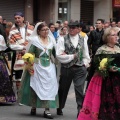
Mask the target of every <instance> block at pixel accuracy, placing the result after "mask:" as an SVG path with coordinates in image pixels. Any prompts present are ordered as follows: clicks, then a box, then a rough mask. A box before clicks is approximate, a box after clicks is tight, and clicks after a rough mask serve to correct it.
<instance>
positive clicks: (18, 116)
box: [0, 84, 77, 120]
mask: <svg viewBox="0 0 120 120" xmlns="http://www.w3.org/2000/svg"><path fill="white" fill-rule="evenodd" d="M30 109H31V108H30V107H27V106H19V105H18V104H17V103H16V104H15V105H1V104H0V120H47V119H45V118H43V112H44V109H40V108H39V109H37V115H36V116H31V115H30ZM51 113H52V114H53V116H54V120H76V114H77V108H76V102H75V95H74V87H73V84H72V86H71V89H70V91H69V95H68V99H67V103H66V107H65V108H64V109H63V114H64V115H63V116H58V115H56V109H51Z"/></svg>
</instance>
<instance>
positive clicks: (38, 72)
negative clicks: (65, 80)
mask: <svg viewBox="0 0 120 120" xmlns="http://www.w3.org/2000/svg"><path fill="white" fill-rule="evenodd" d="M30 39H31V41H32V42H31V45H30V48H29V50H28V52H29V53H32V54H35V60H34V65H33V68H34V74H33V75H30V74H29V72H28V71H27V70H24V73H23V76H22V86H21V90H20V103H22V104H25V105H28V106H32V107H37V108H57V107H58V97H57V92H58V83H57V78H56V68H55V64H54V63H53V62H52V59H51V56H52V51H53V49H54V44H53V42H52V38H51V37H48V40H49V44H48V45H43V44H42V42H41V41H40V38H39V37H38V35H36V36H34V37H31V38H30Z"/></svg>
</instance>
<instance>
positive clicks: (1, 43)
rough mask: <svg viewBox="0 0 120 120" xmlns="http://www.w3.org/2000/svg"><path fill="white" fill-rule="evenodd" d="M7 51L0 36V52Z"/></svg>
mask: <svg viewBox="0 0 120 120" xmlns="http://www.w3.org/2000/svg"><path fill="white" fill-rule="evenodd" d="M6 49H7V46H6V43H5V39H4V37H3V36H2V35H0V51H4V50H6Z"/></svg>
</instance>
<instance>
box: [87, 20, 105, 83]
mask: <svg viewBox="0 0 120 120" xmlns="http://www.w3.org/2000/svg"><path fill="white" fill-rule="evenodd" d="M103 25H104V20H103V19H97V22H96V30H93V31H91V32H90V35H89V37H88V47H89V50H90V51H91V57H92V61H91V67H90V70H89V74H88V78H87V79H88V83H89V82H90V80H91V78H92V76H93V74H94V70H95V69H94V65H93V64H94V62H93V58H94V55H95V53H96V51H97V49H98V48H99V47H100V46H102V45H103V44H104V43H103V39H102V36H103V34H104V29H103Z"/></svg>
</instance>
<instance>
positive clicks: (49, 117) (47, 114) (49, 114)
mask: <svg viewBox="0 0 120 120" xmlns="http://www.w3.org/2000/svg"><path fill="white" fill-rule="evenodd" d="M44 118H48V119H53V117H52V115H51V113H50V112H48V113H46V112H45V111H44Z"/></svg>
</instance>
